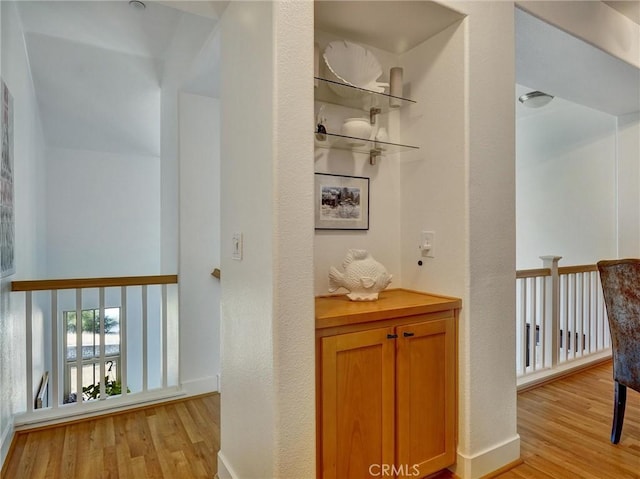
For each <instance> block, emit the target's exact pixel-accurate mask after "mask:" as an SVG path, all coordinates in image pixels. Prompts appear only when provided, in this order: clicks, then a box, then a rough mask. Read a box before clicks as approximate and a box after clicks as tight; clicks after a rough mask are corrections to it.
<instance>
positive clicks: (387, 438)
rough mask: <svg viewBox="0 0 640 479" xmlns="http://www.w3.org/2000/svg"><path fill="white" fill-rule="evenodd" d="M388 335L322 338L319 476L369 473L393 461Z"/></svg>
mask: <svg viewBox="0 0 640 479" xmlns="http://www.w3.org/2000/svg"><path fill="white" fill-rule="evenodd" d="M393 333H394V331H393V328H381V329H374V330H371V331H362V332H356V333H349V334H341V335H338V336H331V337H326V338H322V345H321V355H322V384H321V388H322V433H321V434H322V477H323V478H340V479H344V478H350V479H357V478H365V477H371V476H372V474H371V471H373V472H374V473H377V472H378V471H380V465H382V464H389V465H392V464H393V463H394V411H395V404H394V401H395V397H394V374H395V368H394V364H395V363H394V355H395V340H394V334H393ZM388 336H389V337H388Z"/></svg>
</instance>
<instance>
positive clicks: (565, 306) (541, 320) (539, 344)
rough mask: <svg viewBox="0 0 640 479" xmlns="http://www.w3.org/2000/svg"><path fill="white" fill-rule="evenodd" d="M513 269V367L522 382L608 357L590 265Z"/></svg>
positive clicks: (553, 261) (546, 262) (554, 263)
mask: <svg viewBox="0 0 640 479" xmlns="http://www.w3.org/2000/svg"><path fill="white" fill-rule="evenodd" d="M541 259H542V260H543V268H540V269H531V270H520V271H517V272H516V304H517V308H516V338H517V342H516V371H517V377H518V386H519V387H526V386H529V385H531V384H535V383H536V382H541V381H544V380H547V379H549V378H550V377H553V376H555V375H560V374H566V373H567V372H568V371H570V370H572V369H575V368H579V367H583V366H584V365H586V364H589V363H591V362H595V361H599V360H602V359H605V358H608V357H609V356H610V354H611V339H610V337H609V327H608V323H607V316H606V311H605V307H604V301H603V297H602V287H601V286H600V278H599V275H598V271H597V267H596V265H582V266H567V267H559V266H558V262H559V260H560V259H561V257H559V256H544V257H541Z"/></svg>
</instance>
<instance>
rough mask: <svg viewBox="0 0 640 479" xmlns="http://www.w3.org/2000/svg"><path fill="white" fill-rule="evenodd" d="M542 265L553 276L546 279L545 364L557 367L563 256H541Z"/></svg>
mask: <svg viewBox="0 0 640 479" xmlns="http://www.w3.org/2000/svg"><path fill="white" fill-rule="evenodd" d="M540 259H541V260H542V266H543V267H544V268H549V270H550V271H551V276H550V277H549V278H547V279H546V281H545V291H544V295H545V304H544V309H545V311H544V338H543V341H544V342H543V344H545V345H546V346H547V347H546V348H545V354H544V364H545V366H546V367H551V368H553V367H555V366H556V365H557V364H558V356H559V355H560V348H559V345H560V275H559V274H558V261H560V260H561V259H562V256H553V255H550V256H540Z"/></svg>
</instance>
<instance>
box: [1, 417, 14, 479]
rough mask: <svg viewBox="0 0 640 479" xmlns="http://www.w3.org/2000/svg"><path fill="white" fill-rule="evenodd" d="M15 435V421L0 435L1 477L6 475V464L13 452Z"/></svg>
mask: <svg viewBox="0 0 640 479" xmlns="http://www.w3.org/2000/svg"><path fill="white" fill-rule="evenodd" d="M14 436H15V429H14V427H13V421H11V422H9V424H7V426H6V427H5V428H4V430H3V431H2V436H0V477H4V465H5V462H6V460H7V458H8V457H9V454H10V452H11V447H12V446H13V438H14Z"/></svg>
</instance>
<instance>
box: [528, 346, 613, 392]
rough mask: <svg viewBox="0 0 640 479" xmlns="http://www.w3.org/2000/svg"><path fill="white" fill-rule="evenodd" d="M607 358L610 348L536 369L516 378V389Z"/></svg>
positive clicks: (551, 378) (576, 370)
mask: <svg viewBox="0 0 640 479" xmlns="http://www.w3.org/2000/svg"><path fill="white" fill-rule="evenodd" d="M609 359H611V349H607V350H606V351H600V352H598V353H594V354H591V355H589V356H586V357H583V358H580V359H576V360H574V361H568V362H565V363H560V364H559V365H558V366H557V367H555V368H553V369H543V370H541V371H536V372H535V373H532V374H528V375H527V376H522V377H519V378H518V390H521V389H527V388H530V387H533V386H535V385H536V384H540V383H545V382H548V381H551V380H554V379H558V378H561V377H563V376H568V375H570V374H574V373H577V372H578V371H580V370H581V369H585V368H589V367H591V366H595V365H596V364H598V363H601V362H604V361H608V360H609Z"/></svg>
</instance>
